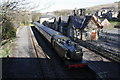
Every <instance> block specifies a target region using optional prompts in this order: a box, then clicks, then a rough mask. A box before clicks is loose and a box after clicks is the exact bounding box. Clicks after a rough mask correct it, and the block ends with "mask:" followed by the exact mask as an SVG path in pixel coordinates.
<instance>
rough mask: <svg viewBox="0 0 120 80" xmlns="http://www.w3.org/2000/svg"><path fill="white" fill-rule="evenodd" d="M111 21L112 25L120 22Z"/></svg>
mask: <svg viewBox="0 0 120 80" xmlns="http://www.w3.org/2000/svg"><path fill="white" fill-rule="evenodd" d="M110 23H111V25H112V26H115V25H117V24H118V23H120V22H118V21H110Z"/></svg>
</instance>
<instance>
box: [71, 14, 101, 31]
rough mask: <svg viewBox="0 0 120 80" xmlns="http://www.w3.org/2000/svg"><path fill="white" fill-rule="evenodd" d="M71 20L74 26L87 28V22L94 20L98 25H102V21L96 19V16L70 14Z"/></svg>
mask: <svg viewBox="0 0 120 80" xmlns="http://www.w3.org/2000/svg"><path fill="white" fill-rule="evenodd" d="M70 20H71V22H72V24H73V25H74V26H73V27H74V28H80V29H82V28H85V27H86V26H87V24H88V23H89V22H90V21H91V20H93V21H94V22H95V23H96V25H97V26H98V27H100V26H101V25H100V23H99V22H98V21H97V20H96V19H95V16H91V15H90V16H69V21H70Z"/></svg>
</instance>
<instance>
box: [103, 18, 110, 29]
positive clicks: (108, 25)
mask: <svg viewBox="0 0 120 80" xmlns="http://www.w3.org/2000/svg"><path fill="white" fill-rule="evenodd" d="M101 25H102V26H103V28H106V27H110V26H111V23H110V22H109V21H108V19H102V20H101Z"/></svg>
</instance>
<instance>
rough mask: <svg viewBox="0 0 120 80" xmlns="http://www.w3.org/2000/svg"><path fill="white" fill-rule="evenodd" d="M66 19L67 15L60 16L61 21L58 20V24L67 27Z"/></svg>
mask: <svg viewBox="0 0 120 80" xmlns="http://www.w3.org/2000/svg"><path fill="white" fill-rule="evenodd" d="M68 19H69V17H68V16H61V17H60V18H59V20H61V21H60V25H62V26H64V27H67V24H68V23H67V22H68Z"/></svg>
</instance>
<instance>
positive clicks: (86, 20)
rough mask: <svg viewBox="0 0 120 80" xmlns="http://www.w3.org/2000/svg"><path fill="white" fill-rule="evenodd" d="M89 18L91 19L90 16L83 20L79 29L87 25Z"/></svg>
mask: <svg viewBox="0 0 120 80" xmlns="http://www.w3.org/2000/svg"><path fill="white" fill-rule="evenodd" d="M91 18H92V16H86V17H85V18H84V21H83V23H82V25H81V26H80V28H84V27H85V26H87V23H88V21H89V20H90V19H91Z"/></svg>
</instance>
